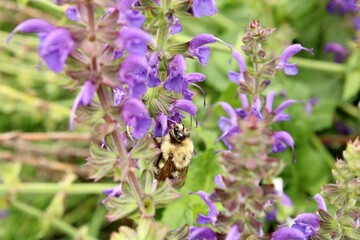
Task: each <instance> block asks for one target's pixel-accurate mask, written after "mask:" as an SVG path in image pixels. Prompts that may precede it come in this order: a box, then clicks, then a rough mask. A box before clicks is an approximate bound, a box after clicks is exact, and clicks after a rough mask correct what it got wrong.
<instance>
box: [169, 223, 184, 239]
mask: <svg viewBox="0 0 360 240" xmlns="http://www.w3.org/2000/svg"><path fill="white" fill-rule="evenodd" d="M188 235H189V225H187V224H185V225H184V226H182V227H181V228H178V229H175V230H172V231H170V232H168V234H166V237H165V239H166V240H182V239H187V237H188Z"/></svg>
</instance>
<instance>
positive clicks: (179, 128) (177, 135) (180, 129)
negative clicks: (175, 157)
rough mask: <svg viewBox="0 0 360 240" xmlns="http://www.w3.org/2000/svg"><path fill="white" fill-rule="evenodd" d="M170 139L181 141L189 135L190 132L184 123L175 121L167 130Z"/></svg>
mask: <svg viewBox="0 0 360 240" xmlns="http://www.w3.org/2000/svg"><path fill="white" fill-rule="evenodd" d="M169 134H170V137H171V139H172V140H174V141H176V142H182V141H183V140H184V139H186V138H188V137H190V132H189V131H188V130H187V129H186V128H185V126H184V124H182V123H177V124H175V125H174V126H173V128H171V129H170V130H169Z"/></svg>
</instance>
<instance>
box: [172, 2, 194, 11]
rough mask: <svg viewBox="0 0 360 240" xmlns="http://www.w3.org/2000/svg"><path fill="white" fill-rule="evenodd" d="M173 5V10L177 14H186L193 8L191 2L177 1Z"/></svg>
mask: <svg viewBox="0 0 360 240" xmlns="http://www.w3.org/2000/svg"><path fill="white" fill-rule="evenodd" d="M171 3H172V4H171V8H172V9H174V11H175V12H176V13H178V12H179V13H181V12H186V11H187V10H188V9H189V8H190V6H191V1H189V0H177V1H172V2H171Z"/></svg>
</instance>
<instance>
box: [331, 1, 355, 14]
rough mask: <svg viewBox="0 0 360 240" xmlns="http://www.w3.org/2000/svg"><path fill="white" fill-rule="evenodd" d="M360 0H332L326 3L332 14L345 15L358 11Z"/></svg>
mask: <svg viewBox="0 0 360 240" xmlns="http://www.w3.org/2000/svg"><path fill="white" fill-rule="evenodd" d="M357 2H358V0H330V1H329V2H328V4H327V5H326V10H327V11H328V12H329V13H331V14H338V15H344V14H346V13H348V12H357V11H359V8H358V6H357Z"/></svg>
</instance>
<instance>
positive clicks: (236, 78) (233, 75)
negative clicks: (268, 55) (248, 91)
mask: <svg viewBox="0 0 360 240" xmlns="http://www.w3.org/2000/svg"><path fill="white" fill-rule="evenodd" d="M233 57H234V58H235V59H236V61H237V63H238V66H239V70H240V72H239V73H237V72H234V71H229V74H228V78H229V79H230V80H231V81H232V82H234V83H236V84H239V83H241V82H245V79H244V73H245V72H246V64H245V60H244V58H243V57H242V55H241V53H239V52H238V51H234V52H233Z"/></svg>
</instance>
